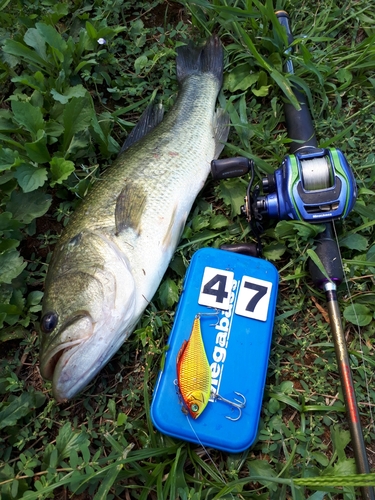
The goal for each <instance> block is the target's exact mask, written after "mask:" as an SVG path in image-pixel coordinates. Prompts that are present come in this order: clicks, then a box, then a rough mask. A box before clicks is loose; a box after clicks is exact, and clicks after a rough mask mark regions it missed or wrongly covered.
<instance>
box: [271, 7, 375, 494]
mask: <svg viewBox="0 0 375 500" xmlns="http://www.w3.org/2000/svg"><path fill="white" fill-rule="evenodd" d="M276 17H277V18H278V20H279V22H280V24H281V25H282V26H284V28H285V30H286V33H287V37H288V43H289V46H290V45H291V43H292V42H293V34H292V31H291V28H290V21H289V16H288V14H287V13H286V12H285V11H279V12H276ZM284 69H285V70H286V71H287V72H289V73H292V72H293V65H292V62H291V60H290V59H288V60H287V62H286V63H285V67H284ZM294 94H295V96H296V97H297V99H298V102H299V104H300V106H301V109H300V110H296V108H295V107H294V106H293V105H292V104H291V103H286V104H285V105H284V113H285V119H286V125H287V130H288V135H289V137H290V138H292V139H293V141H292V142H291V143H290V152H291V154H292V155H293V154H294V155H295V156H298V154H299V153H301V154H302V156H303V158H305V159H306V165H305V164H304V163H303V160H302V159H301V174H302V181H303V182H304V189H305V191H307V193H308V194H310V196H314V195H315V193H317V194H318V197H320V198H321V200H319V203H322V205H321V207H320V213H319V215H321V217H319V218H318V221H319V222H321V221H324V220H326V222H325V223H324V225H325V229H324V231H323V232H322V233H320V235H319V236H318V237H317V239H316V250H315V252H316V254H317V255H318V257H319V259H320V261H321V263H322V264H323V267H324V269H325V273H323V272H322V270H320V269H319V267H318V266H317V264H316V263H315V262H313V261H312V260H311V259H310V261H309V272H310V276H311V279H312V281H313V283H314V284H315V286H316V287H317V288H318V289H322V290H323V291H324V292H325V295H326V300H327V308H328V315H329V320H330V326H331V332H332V337H333V343H334V346H335V352H336V359H337V365H338V370H339V375H340V381H341V386H342V389H343V395H344V401H345V406H346V411H347V418H348V424H349V429H350V435H351V440H352V444H353V451H354V456H355V462H356V466H357V472H358V473H359V474H365V473H369V472H370V468H369V463H368V458H367V453H366V447H365V443H364V438H363V432H362V426H361V420H360V415H359V409H358V404H357V400H356V395H355V390H354V383H353V377H352V372H351V368H350V361H349V355H348V351H347V347H346V342H345V336H344V330H343V326H342V322H341V314H340V309H339V304H338V299H337V286H338V285H339V284H340V283H341V282H342V281H343V278H344V276H343V268H342V261H341V255H340V250H339V247H338V244H337V239H336V238H335V232H334V222H333V221H334V220H335V219H338V218H344V217H345V216H346V215H347V213H349V211H350V210H351V208H352V207H353V205H354V203H355V198H356V184H355V180H354V178H353V174H352V173H351V170H350V167H349V165H348V164H347V162H346V160H345V157H344V155H342V153H341V152H338V154H337V157H336V156H335V152H331V154H330V155H328V156H327V155H326V154H324V156H322V151H324V153H326V150H322V149H319V148H318V143H317V140H316V136H315V131H314V127H313V123H312V119H311V115H310V111H309V108H308V105H307V101H306V97H305V95H304V94H303V93H302V92H301V91H300V90H299V89H295V90H294ZM337 151H338V150H336V152H337ZM332 159H333V162H332ZM337 160H339V161H337ZM311 161H312V163H311V164H310V165H309V164H308V162H311ZM330 163H331V164H330ZM332 167H333V168H332ZM341 167H343V171H344V181H346V183H347V188H348V190H349V191H348V193H347V197H346V202H347V207H346V209H344V212H343V214H342V215H341V216H337V215H336V216H335V213H334V212H335V210H339V206H338V204H339V203H340V202H339V201H338V199H336V196H337V195H336V194H335V193H334V191H335V189H340V186H339V184H340V183H339V182H338V181H339V175H338V174H340V169H341ZM335 170H336V175H335ZM341 173H342V172H341ZM333 176H334V177H335V178H333ZM341 180H342V179H340V181H341ZM344 183H345V182H344ZM310 190H311V192H310ZM319 191H320V193H319ZM324 196H326V197H327V198H326V200H325V201H324V202H323V201H322V199H323V198H324ZM330 196H332V199H329V197H330ZM311 222H312V221H311ZM361 495H362V498H363V499H366V500H367V499H368V500H370V499H371V500H374V499H375V495H374V490H373V488H372V487H361Z"/></svg>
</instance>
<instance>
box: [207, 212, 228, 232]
mask: <svg viewBox="0 0 375 500" xmlns="http://www.w3.org/2000/svg"><path fill="white" fill-rule="evenodd" d="M228 224H229V221H228V219H227V218H226V217H225V215H223V214H217V215H214V216H213V217H211V218H210V228H211V229H220V228H222V227H226V226H228Z"/></svg>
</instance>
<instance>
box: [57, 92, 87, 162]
mask: <svg viewBox="0 0 375 500" xmlns="http://www.w3.org/2000/svg"><path fill="white" fill-rule="evenodd" d="M93 114H94V110H93V107H92V101H91V98H90V97H89V96H88V94H86V96H84V97H73V98H72V99H71V100H70V101H69V103H68V104H67V105H66V106H65V109H64V113H63V125H64V129H65V132H64V140H63V149H62V151H63V153H64V152H65V151H66V150H67V149H68V148H69V145H70V142H71V140H72V138H73V136H74V134H76V133H77V132H80V131H81V130H85V129H87V128H88V127H89V126H90V122H91V118H92V116H93Z"/></svg>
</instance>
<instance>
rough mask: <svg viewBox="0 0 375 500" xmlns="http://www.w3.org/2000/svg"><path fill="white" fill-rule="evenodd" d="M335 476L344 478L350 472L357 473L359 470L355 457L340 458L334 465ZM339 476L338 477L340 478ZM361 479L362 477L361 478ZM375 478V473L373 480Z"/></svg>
mask: <svg viewBox="0 0 375 500" xmlns="http://www.w3.org/2000/svg"><path fill="white" fill-rule="evenodd" d="M333 469H334V472H335V476H338V477H339V476H342V477H343V478H344V480H345V479H346V477H347V476H349V475H350V474H355V473H356V472H357V469H356V465H355V461H354V458H347V459H345V460H339V461H338V462H337V464H335V465H334V467H333ZM338 477H337V479H338ZM359 479H360V478H359ZM374 479H375V475H373V480H374Z"/></svg>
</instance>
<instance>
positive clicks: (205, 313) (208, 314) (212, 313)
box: [195, 307, 219, 326]
mask: <svg viewBox="0 0 375 500" xmlns="http://www.w3.org/2000/svg"><path fill="white" fill-rule="evenodd" d="M201 316H217V322H216V323H215V324H211V325H210V326H217V325H218V324H219V309H217V308H216V307H215V312H199V313H197V314H196V315H195V319H200V317H201Z"/></svg>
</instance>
